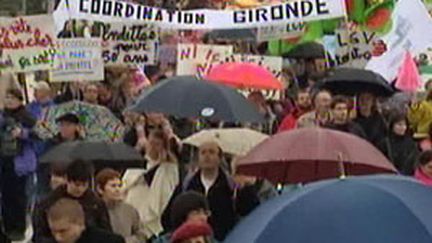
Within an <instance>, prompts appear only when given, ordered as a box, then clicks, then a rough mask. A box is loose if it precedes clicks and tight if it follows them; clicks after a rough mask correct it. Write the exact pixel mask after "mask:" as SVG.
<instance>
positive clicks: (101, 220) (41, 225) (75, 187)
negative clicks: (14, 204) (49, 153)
mask: <svg viewBox="0 0 432 243" xmlns="http://www.w3.org/2000/svg"><path fill="white" fill-rule="evenodd" d="M66 178H67V183H66V185H65V186H61V187H59V188H57V189H56V190H55V191H53V192H52V193H50V194H49V196H48V197H47V198H46V199H44V200H42V201H40V202H39V203H38V204H37V205H36V208H35V212H34V213H33V229H34V235H33V240H34V241H35V242H38V243H39V242H41V243H44V242H52V241H53V235H52V234H51V232H50V230H49V227H48V222H47V218H46V212H47V210H48V209H49V208H50V207H51V206H52V205H53V204H55V203H56V202H57V201H58V200H59V199H61V198H70V199H74V200H77V201H78V202H79V203H80V204H81V206H82V207H83V209H84V212H85V222H86V225H87V226H91V227H97V228H100V229H105V230H109V231H111V224H110V220H109V215H108V210H107V208H106V206H105V204H104V202H103V201H102V200H101V199H99V198H98V197H97V196H96V194H95V193H94V192H93V191H92V190H91V188H90V183H91V181H92V178H93V168H92V166H91V164H89V163H88V162H85V161H75V162H73V163H72V164H70V165H69V166H68V167H67V169H66Z"/></svg>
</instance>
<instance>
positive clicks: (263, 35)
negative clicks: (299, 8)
mask: <svg viewBox="0 0 432 243" xmlns="http://www.w3.org/2000/svg"><path fill="white" fill-rule="evenodd" d="M305 30H306V23H305V22H297V23H288V24H283V25H271V26H263V27H260V28H258V32H257V40H258V41H260V42H262V41H270V40H280V39H291V38H298V37H301V36H302V35H303V34H304V32H305Z"/></svg>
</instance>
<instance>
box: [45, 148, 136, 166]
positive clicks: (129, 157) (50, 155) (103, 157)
mask: <svg viewBox="0 0 432 243" xmlns="http://www.w3.org/2000/svg"><path fill="white" fill-rule="evenodd" d="M75 160H85V161H92V162H94V163H95V165H97V166H102V167H114V168H116V167H117V168H118V167H121V168H128V167H142V165H143V158H142V156H141V155H140V153H138V152H137V151H136V150H135V149H134V148H133V147H131V146H129V145H126V144H124V143H106V142H68V143H62V144H60V145H57V146H55V147H54V148H52V149H51V150H49V151H48V152H47V153H45V154H44V155H43V156H42V157H41V158H40V163H66V164H67V163H70V162H73V161H75Z"/></svg>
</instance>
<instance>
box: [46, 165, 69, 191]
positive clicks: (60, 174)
mask: <svg viewBox="0 0 432 243" xmlns="http://www.w3.org/2000/svg"><path fill="white" fill-rule="evenodd" d="M66 183H67V177H66V168H65V166H64V165H63V164H62V163H53V164H51V173H50V189H51V191H55V190H56V189H57V188H59V187H62V186H65V185H66Z"/></svg>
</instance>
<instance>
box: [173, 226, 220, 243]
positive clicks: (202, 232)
mask: <svg viewBox="0 0 432 243" xmlns="http://www.w3.org/2000/svg"><path fill="white" fill-rule="evenodd" d="M212 234H213V231H212V229H211V227H210V225H209V224H208V223H205V222H201V223H196V222H194V223H184V224H183V225H181V226H180V227H179V228H178V229H177V230H176V231H175V232H174V234H173V235H172V236H171V243H181V242H183V241H185V240H189V239H192V238H195V237H200V236H204V237H209V236H211V235H212Z"/></svg>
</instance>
